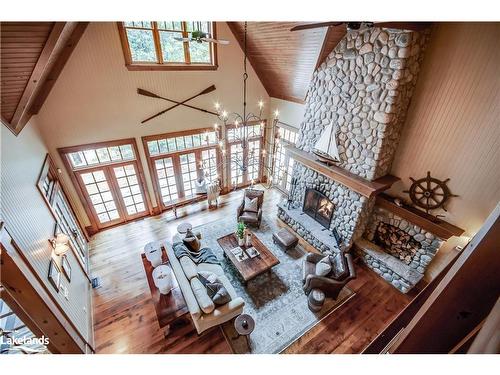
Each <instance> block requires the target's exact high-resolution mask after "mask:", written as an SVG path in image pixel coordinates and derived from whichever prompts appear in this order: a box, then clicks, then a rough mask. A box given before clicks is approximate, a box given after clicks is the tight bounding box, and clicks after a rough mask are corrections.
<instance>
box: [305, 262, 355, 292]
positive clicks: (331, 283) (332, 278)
mask: <svg viewBox="0 0 500 375" xmlns="http://www.w3.org/2000/svg"><path fill="white" fill-rule="evenodd" d="M335 256H337V257H343V258H339V259H338V260H340V261H342V262H343V263H344V266H345V268H346V269H345V272H341V270H339V269H335V265H333V268H334V270H332V272H330V274H328V275H327V276H317V275H316V263H318V262H319V261H320V260H321V259H323V258H324V257H325V255H322V254H315V253H309V254H307V256H306V258H305V259H304V265H303V266H304V268H303V283H304V292H305V293H306V294H309V293H310V292H311V290H313V289H319V290H321V291H323V292H324V293H325V295H326V296H327V297H331V298H333V299H337V297H338V295H339V293H340V291H341V290H342V288H343V287H344V286H345V285H346V284H347V283H348V282H349V281H350V280H352V279H355V278H356V271H355V270H354V263H353V260H352V256H351V254H347V253H339V254H337V255H335ZM334 263H335V262H334Z"/></svg>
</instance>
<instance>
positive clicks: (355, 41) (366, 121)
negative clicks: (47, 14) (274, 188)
mask: <svg viewBox="0 0 500 375" xmlns="http://www.w3.org/2000/svg"><path fill="white" fill-rule="evenodd" d="M426 40H427V34H426V33H416V32H405V31H401V30H390V29H380V28H372V29H368V30H366V31H364V32H356V31H353V32H348V33H347V35H346V36H345V37H344V38H343V40H342V41H341V42H340V43H339V44H338V45H337V46H336V48H335V49H334V50H333V51H332V53H331V54H330V55H329V56H328V57H327V59H326V60H325V62H324V63H323V64H322V65H321V66H320V67H319V68H318V69H317V70H316V71H315V73H314V74H313V77H312V81H311V84H310V87H309V91H308V94H307V98H306V104H305V114H304V120H303V122H302V124H301V126H300V131H299V136H298V139H297V143H296V145H295V147H294V149H296V150H298V151H293V152H295V153H296V155H297V154H299V155H302V157H301V158H295V157H294V155H292V154H290V156H291V157H294V159H295V163H294V168H293V176H294V178H295V180H296V181H297V183H296V186H295V187H294V188H293V191H292V192H291V194H290V197H289V198H290V201H291V204H290V205H289V204H287V203H286V202H282V203H281V204H280V205H279V206H278V217H279V218H280V219H281V220H282V221H283V222H285V223H286V224H288V225H289V226H290V227H291V228H292V229H293V230H295V231H296V232H297V233H298V234H299V235H300V236H301V237H302V238H303V239H304V240H305V241H307V242H308V243H310V244H311V245H312V246H314V247H315V248H316V249H318V250H319V251H322V252H333V251H344V250H347V249H349V248H350V247H351V245H352V244H353V243H354V241H355V240H356V239H358V238H361V236H362V235H363V233H364V231H365V228H366V226H367V224H368V223H369V222H371V221H370V216H371V213H372V211H373V208H374V206H375V196H376V194H378V193H379V192H380V191H382V190H384V189H386V188H388V187H389V186H390V184H389V185H388V186H386V187H384V188H381V187H380V186H382V185H383V184H382V183H381V182H380V183H379V181H380V180H381V179H384V178H385V177H387V174H388V172H389V171H390V167H391V163H392V160H393V157H394V154H395V151H396V147H397V144H398V140H399V135H400V131H401V126H402V124H403V123H404V120H405V116H406V111H407V108H408V105H409V101H410V99H411V96H412V93H413V89H414V87H415V84H416V80H417V75H418V71H419V66H420V62H421V60H422V51H423V50H424V47H425V44H426ZM331 122H333V123H334V125H335V129H337V130H336V139H337V147H338V151H339V156H340V162H339V163H337V164H336V165H335V166H332V167H329V166H326V165H324V166H318V165H317V163H318V162H316V164H314V163H315V161H314V155H313V153H312V151H313V149H314V146H315V144H316V142H317V141H318V139H319V137H320V136H321V134H322V132H323V130H324V129H325V127H326V126H327V125H328V124H330V123H331ZM289 152H292V151H290V150H289ZM304 155H309V156H304ZM308 157H309V158H310V159H312V160H313V162H310V163H309V162H304V160H306V159H307V158H308ZM329 170H331V173H330V171H329ZM390 177H393V176H390ZM377 186H378V188H377ZM370 189H371V190H370ZM313 195H314V197H315V198H317V199H320V200H321V199H323V201H322V202H324V204H328V202H330V203H331V205H330V204H328V205H327V206H324V207H323V208H326V210H325V212H326V213H327V215H322V213H319V218H320V219H319V220H317V219H318V209H320V207H319V206H318V202H317V200H316V203H315V202H314V200H313V201H311V202H309V200H310V199H312V198H313ZM315 205H316V211H315V212H314V213H313V212H312V211H313V209H314V206H315ZM328 216H330V217H328ZM383 229H384V230H387V229H388V228H386V227H384V228H383ZM390 235H399V237H400V240H401V244H400V246H399V249H398V250H397V249H396V248H392V251H393V253H394V252H397V251H399V252H400V253H401V255H402V254H404V256H403V261H402V262H407V261H408V258H407V257H408V256H409V254H413V256H415V255H416V254H418V253H419V250H420V249H419V248H418V245H415V243H414V242H413V241H412V239H411V238H407V237H406V235H403V234H402V233H400V232H398V231H392V233H391V234H390ZM384 238H385V237H384V236H383V235H382V233H380V236H379V240H380V241H381V242H382V241H384ZM372 239H373V238H372ZM388 255H389V254H388ZM401 255H398V259H399V258H400V256H401ZM390 256H392V255H390ZM410 258H411V257H410ZM412 261H413V258H411V259H410V264H411V263H412Z"/></svg>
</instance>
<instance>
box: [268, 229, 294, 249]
mask: <svg viewBox="0 0 500 375" xmlns="http://www.w3.org/2000/svg"><path fill="white" fill-rule="evenodd" d="M273 242H274V243H275V244H277V245H278V246H279V247H281V248H282V249H283V251H288V250H290V249H293V248H294V247H295V246H297V244H298V243H299V239H298V238H297V236H296V235H294V234H293V233H291V232H290V231H289V230H288V229H286V228H283V229H281V230H280V231H279V232H276V233H273Z"/></svg>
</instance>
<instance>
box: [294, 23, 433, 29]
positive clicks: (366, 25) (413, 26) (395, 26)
mask: <svg viewBox="0 0 500 375" xmlns="http://www.w3.org/2000/svg"><path fill="white" fill-rule="evenodd" d="M344 25H345V28H346V30H347V31H351V30H366V29H369V28H372V27H384V28H388V29H401V30H410V31H421V30H424V29H426V28H427V27H429V26H430V25H431V23H430V22H338V21H337V22H333V21H331V22H315V23H307V24H304V25H297V26H294V27H292V28H291V29H290V31H299V30H309V29H317V28H320V27H339V26H341V27H343V26H344Z"/></svg>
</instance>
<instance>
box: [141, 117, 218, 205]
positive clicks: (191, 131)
mask: <svg viewBox="0 0 500 375" xmlns="http://www.w3.org/2000/svg"><path fill="white" fill-rule="evenodd" d="M207 131H208V132H213V131H214V128H213V127H207V128H197V129H189V130H181V131H176V132H170V133H162V134H155V135H148V136H144V137H142V145H143V148H144V154H145V155H146V160H147V163H148V168H149V174H150V176H151V180H152V182H153V190H154V193H155V198H156V207H157V208H158V210H159V211H160V212H163V211H167V210H169V209H171V208H172V207H179V206H182V205H184V204H187V203H194V202H196V201H198V200H200V199H206V197H201V198H200V197H197V196H194V197H191V198H184V197H182V198H180V199H178V200H177V201H174V202H173V203H171V204H170V205H165V204H164V203H163V199H162V195H161V192H160V189H159V185H160V184H159V179H158V175H157V173H156V169H155V160H157V159H164V158H169V157H171V158H172V162H173V165H174V172H176V174H175V175H176V178H177V179H178V181H177V185H178V188H179V189H178V194H179V193H180V192H182V194H183V195H184V188H183V184H182V177H181V176H182V173H181V171H180V165H179V163H178V162H177V160H178V159H179V158H180V155H182V154H189V153H194V154H195V155H198V154H200V155H201V152H202V151H203V150H209V149H213V148H215V149H216V157H217V163H218V164H219V168H218V174H219V177H220V179H219V181H220V183H221V185H224V182H223V168H222V163H220V161H222V158H223V156H222V153H221V152H220V149H219V147H218V145H217V144H212V145H206V146H197V147H192V148H189V149H185V150H180V151H175V152H168V153H164V154H158V155H151V154H150V152H149V147H148V142H150V141H157V140H159V139H165V138H174V137H180V136H185V135H193V134H203V133H205V132H207ZM221 131H222V130H221V129H220V128H219V129H218V130H217V132H218V133H219V138H220V136H221ZM197 170H198V169H197ZM222 187H223V186H221V188H222Z"/></svg>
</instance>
